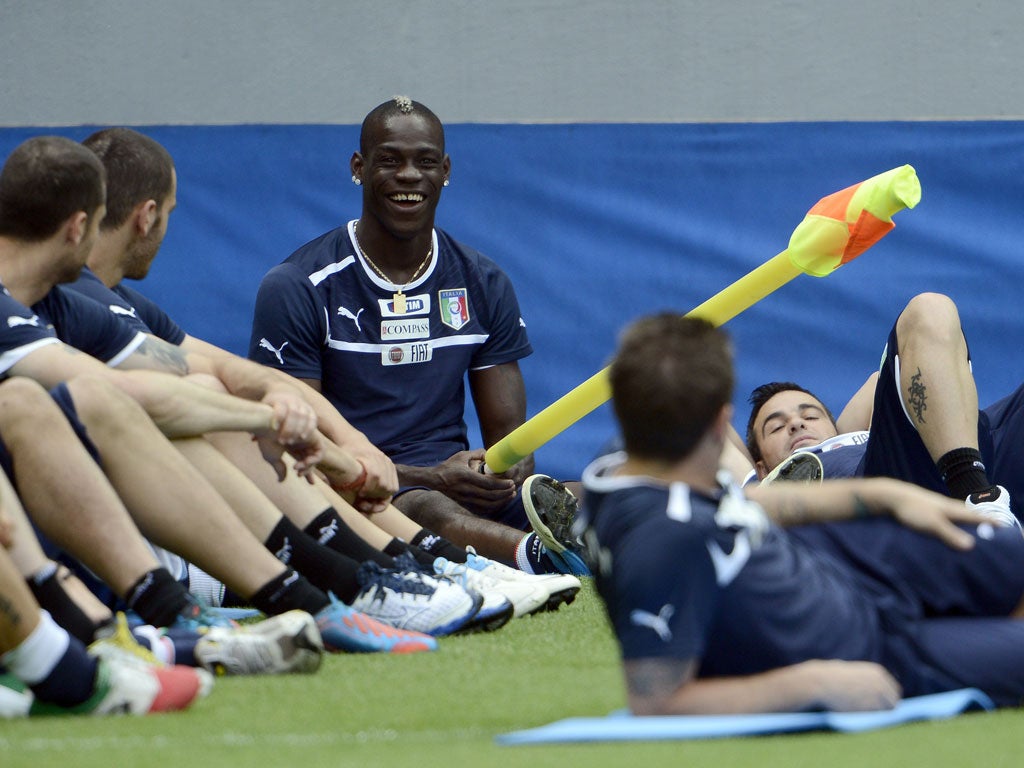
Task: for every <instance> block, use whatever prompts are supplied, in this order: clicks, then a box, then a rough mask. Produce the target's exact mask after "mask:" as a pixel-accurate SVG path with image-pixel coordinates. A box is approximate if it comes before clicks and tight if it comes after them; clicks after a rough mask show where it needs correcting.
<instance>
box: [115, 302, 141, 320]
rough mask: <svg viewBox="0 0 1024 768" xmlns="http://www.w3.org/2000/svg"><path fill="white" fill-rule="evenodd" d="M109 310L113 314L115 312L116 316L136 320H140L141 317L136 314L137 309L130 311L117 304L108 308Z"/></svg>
mask: <svg viewBox="0 0 1024 768" xmlns="http://www.w3.org/2000/svg"><path fill="white" fill-rule="evenodd" d="M108 309H109V310H110V311H111V312H113V313H114V314H115V315H124V316H126V317H134V318H135V319H136V320H138V318H139V316H138V315H136V314H135V307H131V308H129V309H125V308H124V307H119V306H117V304H111V305H110V306H109V307H108Z"/></svg>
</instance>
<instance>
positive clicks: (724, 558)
mask: <svg viewBox="0 0 1024 768" xmlns="http://www.w3.org/2000/svg"><path fill="white" fill-rule="evenodd" d="M705 544H706V546H707V548H708V554H709V555H711V563H712V565H714V566H715V581H717V582H718V586H720V587H727V586H729V585H730V584H732V581H733V579H735V578H736V577H737V576H739V574H740V571H742V570H743V566H744V565H746V564H747V560H749V559H750V552H751V546H750V539H749V538H748V537H747V532H746V531H740V532H739V533H737V534H736V538H735V539H734V540H733V545H732V552H730V553H729V554H725V551H724V550H723V549H722V547H721V546H720V545H719V544H718V542H717V541H714V540H713V539H708V540H707V541H706V542H705Z"/></svg>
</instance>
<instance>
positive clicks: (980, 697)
mask: <svg viewBox="0 0 1024 768" xmlns="http://www.w3.org/2000/svg"><path fill="white" fill-rule="evenodd" d="M976 709H982V710H992V709H995V705H994V704H993V703H992V700H991V699H990V698H989V697H988V696H986V695H985V694H984V693H982V692H981V691H979V690H978V689H976V688H963V689H961V690H958V691H949V692H947V693H936V694H932V695H930V696H917V697H914V698H910V699H903V700H902V701H901V702H900V703H899V704H898V705H897V706H896V707H895V708H894V709H887V710H882V711H878V712H782V713H773V714H763V715H679V716H671V717H633V716H632V715H630V714H629V713H628V712H626V711H625V710H620V711H617V712H613V713H612V714H610V715H608V716H607V717H570V718H567V719H565V720H557V721H555V722H553V723H550V724H548V725H542V726H540V727H539V728H531V729H529V730H526V731H515V732H513V733H506V734H502V735H500V736H496V737H495V741H497V742H498V743H499V744H507V745H516V744H555V743H558V742H578V741H656V740H667V739H720V738H727V737H730V736H757V735H765V734H772V733H795V732H798V731H820V730H832V731H841V732H844V733H851V732H857V731H870V730H873V729H875V728H889V727H891V726H893V725H900V724H901V723H909V722H913V721H915V720H943V719H946V718H950V717H955V716H956V715H959V714H961V713H962V712H967V711H970V710H976Z"/></svg>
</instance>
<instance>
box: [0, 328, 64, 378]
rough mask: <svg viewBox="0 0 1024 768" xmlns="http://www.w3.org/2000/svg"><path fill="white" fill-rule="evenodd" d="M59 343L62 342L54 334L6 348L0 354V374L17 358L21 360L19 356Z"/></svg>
mask: <svg viewBox="0 0 1024 768" xmlns="http://www.w3.org/2000/svg"><path fill="white" fill-rule="evenodd" d="M60 343H62V342H61V340H60V339H58V338H57V337H56V336H51V337H49V338H46V339H37V340H36V341H33V342H31V343H29V344H25V345H23V346H20V347H15V348H14V349H9V350H7V351H6V352H4V353H3V354H2V355H0V375H2V374H5V373H7V371H9V370H10V369H11V366H13V365H14V364H15V363H17V362H18V361H19V360H21V358H23V357H25V356H26V355H29V354H31V353H32V352H35V351H36V350H37V349H39V348H40V347H45V346H47V345H49V344H60Z"/></svg>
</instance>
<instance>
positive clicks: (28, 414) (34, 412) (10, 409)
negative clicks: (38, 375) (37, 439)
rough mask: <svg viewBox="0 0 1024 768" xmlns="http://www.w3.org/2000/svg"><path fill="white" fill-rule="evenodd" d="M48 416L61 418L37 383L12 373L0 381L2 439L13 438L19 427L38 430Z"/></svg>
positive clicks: (49, 417) (61, 415)
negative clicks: (10, 377) (12, 376)
mask: <svg viewBox="0 0 1024 768" xmlns="http://www.w3.org/2000/svg"><path fill="white" fill-rule="evenodd" d="M48 419H56V420H60V421H63V420H64V416H63V414H62V413H61V411H60V409H59V408H58V407H57V405H56V403H54V402H53V399H52V398H51V397H50V394H49V392H47V391H46V390H45V389H43V388H42V386H40V385H39V384H38V383H36V382H35V381H33V380H31V379H26V378H22V377H15V378H12V379H7V380H6V381H4V382H3V383H2V384H0V434H2V435H3V437H4V439H5V440H8V441H10V440H12V439H15V435H16V433H17V431H18V430H20V429H29V430H31V431H33V432H35V433H38V432H40V431H42V430H44V429H45V425H46V424H47V420H48Z"/></svg>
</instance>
